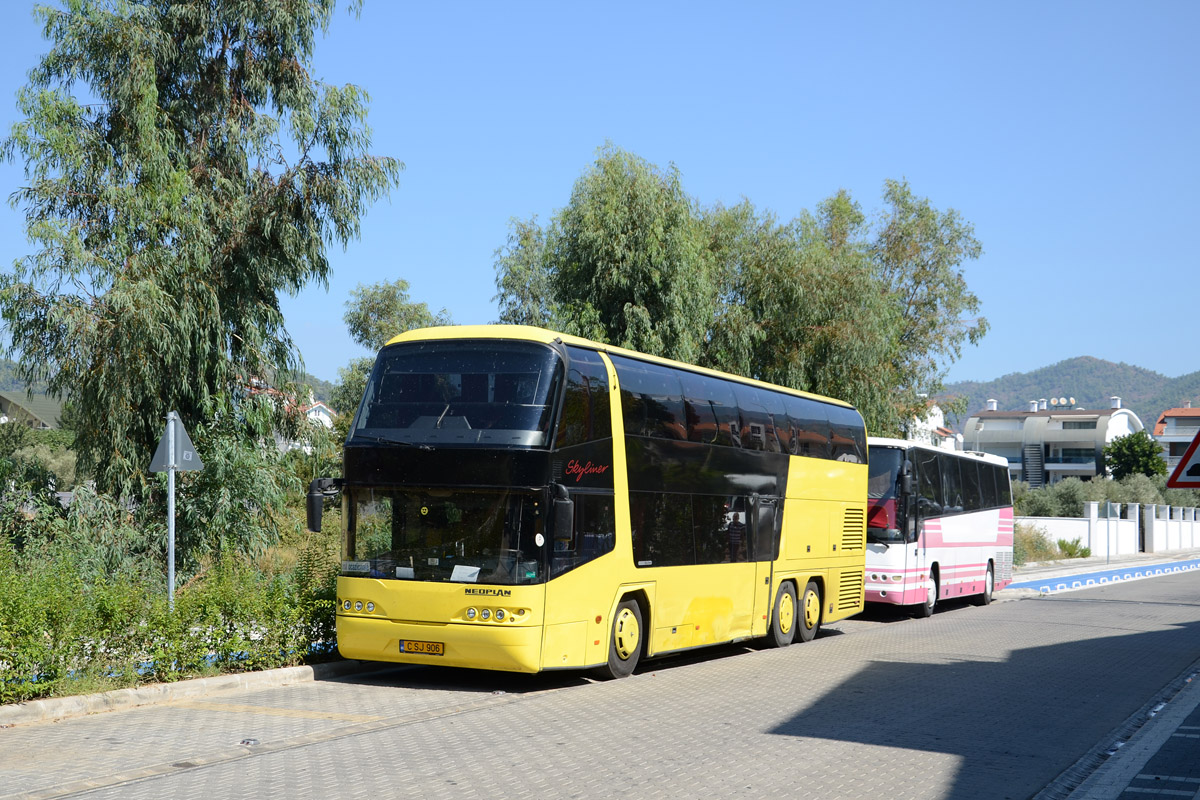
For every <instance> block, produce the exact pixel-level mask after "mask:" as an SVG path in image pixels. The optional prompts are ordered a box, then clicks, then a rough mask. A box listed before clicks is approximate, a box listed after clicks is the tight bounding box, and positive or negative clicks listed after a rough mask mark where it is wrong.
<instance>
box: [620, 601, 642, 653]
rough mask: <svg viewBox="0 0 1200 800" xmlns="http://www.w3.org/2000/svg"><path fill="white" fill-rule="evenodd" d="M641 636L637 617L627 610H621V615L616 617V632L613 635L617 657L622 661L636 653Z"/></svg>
mask: <svg viewBox="0 0 1200 800" xmlns="http://www.w3.org/2000/svg"><path fill="white" fill-rule="evenodd" d="M640 636H641V631H639V630H638V624H637V617H635V616H634V615H633V612H632V611H630V610H629V609H628V608H623V609H621V613H620V614H619V615H617V632H616V635H615V637H614V638H615V639H616V647H617V655H618V656H620V657H621V659H622V660H626V659H628V658H629V657H630V656H632V655H633V654H634V653H636V652H637V646H638V639H639V637H640Z"/></svg>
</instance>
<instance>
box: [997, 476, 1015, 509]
mask: <svg viewBox="0 0 1200 800" xmlns="http://www.w3.org/2000/svg"><path fill="white" fill-rule="evenodd" d="M996 499H997V500H998V501H999V503H1000V505H1001V506H1011V505H1012V504H1013V501H1012V484H1011V483H1009V480H1008V470H1007V469H1003V468H1002V469H1000V471H999V474H998V475H997V480H996Z"/></svg>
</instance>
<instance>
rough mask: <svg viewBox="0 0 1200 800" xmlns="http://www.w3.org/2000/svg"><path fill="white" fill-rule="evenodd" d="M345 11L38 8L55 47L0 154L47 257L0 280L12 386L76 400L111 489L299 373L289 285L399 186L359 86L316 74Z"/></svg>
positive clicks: (96, 467)
mask: <svg viewBox="0 0 1200 800" xmlns="http://www.w3.org/2000/svg"><path fill="white" fill-rule="evenodd" d="M334 5H335V0H311V1H310V2H304V3H294V2H286V0H261V2H254V3H225V2H216V3H214V2H211V1H210V0H178V1H176V2H165V1H162V2H158V1H156V2H146V3H135V2H127V1H126V0H112V2H87V1H86V0H71V2H70V3H69V4H68V5H67V7H66V8H65V9H56V8H48V7H39V8H38V10H37V14H38V15H39V16H40V17H41V19H42V21H43V23H44V31H45V36H46V38H47V39H48V40H49V41H50V44H51V49H50V51H49V53H47V54H46V55H45V56H44V57H43V58H42V60H41V63H40V64H38V65H37V66H36V67H35V68H34V69H33V70H32V71H31V72H30V76H29V84H28V86H26V87H25V88H24V89H23V90H22V91H21V92H20V93H19V96H18V104H19V106H20V109H21V111H22V113H23V115H24V119H23V120H21V121H20V122H18V123H17V124H16V125H14V127H13V129H12V132H11V135H10V137H9V138H8V139H7V140H6V141H4V143H3V152H4V154H5V156H6V157H7V158H9V159H13V160H16V159H20V160H21V161H23V162H24V165H25V169H26V175H27V180H28V183H27V185H26V186H24V187H21V188H20V189H19V190H18V191H17V192H16V193H15V194H14V198H13V199H14V204H15V205H17V206H19V207H21V208H23V209H24V210H25V215H26V231H27V235H28V237H29V239H30V240H31V241H32V242H33V243H34V244H35V246H36V248H37V251H36V252H35V253H34V254H33V255H31V256H29V257H26V258H23V259H20V260H19V261H17V262H16V264H15V268H14V272H13V273H12V274H10V275H4V276H0V315H2V316H3V318H4V320H5V322H6V323H7V325H8V326H9V331H10V334H11V341H12V346H13V350H14V351H15V352H16V353H18V354H19V362H18V363H19V373H20V376H21V378H22V380H23V381H25V382H27V383H28V382H31V381H34V380H37V379H39V378H44V379H46V380H47V381H48V384H49V390H50V392H51V393H52V394H53V395H54V396H56V397H60V398H61V397H63V396H64V395H65V394H66V393H67V392H68V390H69V392H70V394H71V397H72V400H73V402H74V404H75V407H76V409H75V410H76V411H77V414H78V419H79V420H80V424H79V425H78V427H77V432H78V438H77V440H76V445H77V447H78V453H79V457H80V462H81V464H80V466H81V467H82V468H85V469H90V471H91V474H93V475H94V477H95V479H96V481H97V484H98V486H99V487H100V488H101V489H103V490H115V491H124V490H131V489H136V488H138V487H139V486H144V485H145V481H146V480H147V477H146V475H145V470H146V469H147V468H148V466H149V461H150V457H151V455H152V454H153V449H154V445H155V443H156V441H157V439H158V437H159V435H160V433H161V431H162V426H163V420H164V419H165V417H166V414H167V412H168V411H169V410H172V409H175V410H178V411H179V412H180V414H181V416H182V418H183V420H184V422H185V424H187V425H188V426H189V427H191V428H194V427H195V426H196V425H197V424H198V423H199V422H200V421H201V420H203V419H205V418H207V417H209V416H211V414H212V413H213V412H214V408H215V406H216V405H219V404H217V403H216V402H215V398H217V397H219V396H222V395H229V396H233V395H234V393H235V389H236V387H238V386H240V385H244V383H245V381H246V380H248V379H249V378H250V377H253V376H259V377H267V378H270V379H272V380H276V381H277V383H281V382H283V381H284V380H285V379H286V376H288V375H291V374H295V372H296V370H297V367H298V363H297V362H298V358H297V355H296V352H295V348H294V347H293V345H292V342H291V339H290V337H289V336H288V334H287V332H286V330H285V329H284V320H283V316H282V314H281V313H280V309H279V302H278V295H279V293H280V292H295V291H298V290H300V289H301V288H302V287H303V286H305V285H306V284H307V283H309V282H311V281H317V282H318V283H323V282H324V281H326V279H327V276H328V272H329V264H328V261H327V260H326V255H325V252H326V251H325V248H326V246H327V245H329V244H332V243H340V244H342V245H343V246H344V245H345V244H346V243H347V242H348V241H350V240H351V239H352V238H354V237H356V236H357V235H358V232H359V220H360V219H361V217H362V215H363V214H364V213H365V211H366V209H367V207H368V206H369V204H370V203H372V202H373V201H374V200H375V199H377V198H378V197H380V196H382V195H384V194H385V193H386V192H387V191H389V189H390V188H391V187H392V186H393V185H394V184H395V182H396V180H397V178H398V175H399V171H400V170H401V169H402V165H401V164H400V163H399V162H397V161H395V160H393V159H390V158H381V157H376V156H372V155H370V154H369V153H368V152H367V148H368V146H369V143H370V131H369V128H368V127H367V125H366V102H367V97H366V94H365V93H364V92H363V91H362V90H361V89H359V88H358V87H356V86H352V85H347V86H342V87H338V86H330V85H324V84H321V83H318V82H317V81H315V80H314V79H313V77H312V75H311V69H310V68H311V59H312V53H313V46H314V43H315V39H316V35H317V31H318V30H324V29H325V26H326V25H327V24H328V22H329V19H330V15H331V14H332V12H333V8H334ZM76 91H81V92H83V93H84V95H85V97H84V98H81V97H79V96H77V95H76V94H75V92H76Z"/></svg>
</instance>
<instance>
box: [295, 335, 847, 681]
mask: <svg viewBox="0 0 1200 800" xmlns="http://www.w3.org/2000/svg"><path fill="white" fill-rule="evenodd" d="M866 448H867V445H866V434H865V430H864V427H863V421H862V417H861V416H860V415H859V413H858V412H857V411H856V410H855V409H854V408H853V407H851V406H850V405H847V404H846V403H843V402H841V401H838V400H832V399H829V398H824V397H818V396H816V395H811V394H806V393H803V392H797V391H793V390H790V389H784V388H781V387H778V386H771V385H769V384H765V383H761V382H758V381H754V380H750V379H746V378H738V377H734V376H732V375H726V374H722V373H719V372H714V371H712V370H706V369H702V368H699V367H694V366H688V365H686V364H681V363H677V362H673V361H669V360H667V359H663V358H656V357H653V356H648V355H644V354H641V353H635V352H630V351H628V350H623V349H620V348H617V347H610V346H608V345H603V344H599V343H596V342H591V341H587V340H585V339H580V338H576V337H572V336H568V335H565V334H560V333H555V332H552V331H547V330H542V329H539V328H531V327H520V326H503V325H497V326H469V327H445V328H428V329H424V330H416V331H410V332H408V333H405V334H402V335H400V336H397V337H396V338H394V339H393V340H392V341H391V342H389V343H388V344H387V346H386V347H384V348H383V350H382V351H381V352H380V353H379V356H378V359H377V361H376V363H375V367H374V369H373V371H372V373H371V376H370V379H369V381H368V384H367V387H366V391H365V392H364V395H363V399H362V402H361V405H360V406H359V409H358V413H357V415H356V416H355V419H354V422H353V424H352V427H351V429H350V433H349V435H348V437H347V439H346V443H345V450H344V452H345V462H344V471H343V477H342V478H341V479H340V481H338V482H331V481H328V480H324V479H320V480H318V481H314V485H313V486H312V487H311V488H310V491H309V526H310V527H311V528H314V529H319V525H320V509H321V502H322V494H323V492H324V493H325V494H328V493H329V492H330V490H331V489H334V490H335V489H337V488H340V489H341V495H342V512H343V514H342V518H343V526H344V531H343V535H344V542H343V561H342V565H341V573H340V577H339V578H338V582H337V594H338V610H337V639H338V649H339V650H340V652H341V653H342V655H343V656H345V657H347V658H354V659H365V660H372V661H391V662H401V663H415V664H435V665H446V666H456V667H476V668H483V669H494V670H508V671H516V672H538V671H540V670H549V669H583V668H593V669H595V670H596V671H597V672H599V673H601V674H604V675H607V676H611V677H623V676H625V675H628V674H630V673H631V672H632V671H633V670H634V668H635V667H636V666H637V664H638V662H639V661H640V660H641V659H643V658H650V657H654V656H660V655H663V654H665V653H675V652H679V651H681V650H687V649H689V648H695V647H701V646H705V645H712V644H717V643H721V642H733V641H738V640H742V639H750V638H752V637H764V636H765V637H767V641H768V642H769V643H770V644H772V645H775V646H780V647H782V646H785V645H788V644H790V643H791V642H792V641H794V640H796V639H797V638H798V639H799V640H801V641H807V640H809V639H812V638H813V636H814V635H816V633H817V630H818V628H819V626H820V625H821V624H822V623H823V622H830V621H833V620H838V619H841V618H843V617H847V616H850V615H852V614H855V613H857V612H859V611H861V610H862V609H863V600H864V585H863V576H864V553H865V535H866V496H867V491H866V484H867V463H866V461H867V449H866Z"/></svg>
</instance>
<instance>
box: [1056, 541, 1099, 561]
mask: <svg viewBox="0 0 1200 800" xmlns="http://www.w3.org/2000/svg"><path fill="white" fill-rule="evenodd" d="M1058 549H1059V551H1060V552H1061V553H1062V556H1063V558H1091V557H1092V548H1090V547H1083V546H1082V540H1081V539H1075V540H1073V541H1070V542H1068V541H1067V540H1066V539H1059V540H1058Z"/></svg>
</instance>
